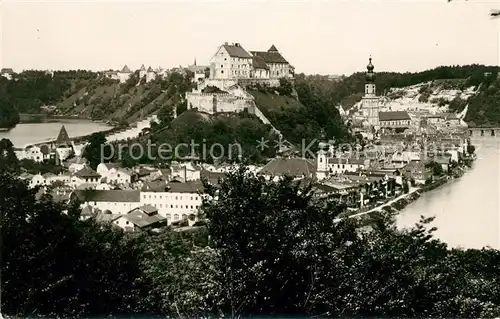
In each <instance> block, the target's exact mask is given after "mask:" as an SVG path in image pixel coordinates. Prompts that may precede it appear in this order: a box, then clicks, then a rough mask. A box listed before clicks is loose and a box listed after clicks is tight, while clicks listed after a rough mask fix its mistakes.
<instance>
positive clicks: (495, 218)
mask: <svg viewBox="0 0 500 319" xmlns="http://www.w3.org/2000/svg"><path fill="white" fill-rule="evenodd" d="M471 142H472V144H473V145H475V146H476V154H477V161H475V163H474V164H473V167H472V168H471V169H470V170H469V171H468V172H467V173H466V174H465V175H464V176H462V177H461V178H460V179H457V180H454V181H452V182H450V183H448V184H446V185H443V186H441V187H439V188H437V189H435V190H433V191H430V192H427V193H424V194H423V195H422V196H421V197H420V198H419V199H418V200H416V201H415V202H413V203H412V204H410V205H408V206H407V207H406V208H405V209H403V210H402V212H401V213H400V214H399V215H398V218H397V222H398V226H399V227H406V226H411V225H413V224H414V223H416V222H417V221H418V219H419V217H420V215H424V216H426V217H430V216H435V217H436V219H435V220H434V221H433V223H432V225H433V226H435V227H437V228H438V229H437V231H436V232H435V236H436V237H437V238H439V239H440V240H442V241H443V242H446V243H447V244H448V245H449V246H450V247H463V248H482V247H485V246H490V247H492V248H496V249H500V216H499V212H500V202H499V197H500V174H499V172H500V170H499V166H500V156H499V154H500V138H494V137H484V138H481V139H473V140H472V141H471Z"/></svg>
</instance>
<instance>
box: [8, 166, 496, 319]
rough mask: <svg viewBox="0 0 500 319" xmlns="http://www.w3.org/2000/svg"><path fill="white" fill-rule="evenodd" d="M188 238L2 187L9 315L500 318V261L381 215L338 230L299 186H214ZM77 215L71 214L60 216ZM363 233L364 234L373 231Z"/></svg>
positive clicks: (331, 209) (236, 178)
mask: <svg viewBox="0 0 500 319" xmlns="http://www.w3.org/2000/svg"><path fill="white" fill-rule="evenodd" d="M205 187H206V189H205V191H206V193H207V194H210V195H212V196H215V195H216V191H217V199H218V200H217V201H214V200H206V201H205V202H204V203H203V205H202V210H201V216H202V217H203V216H204V217H207V218H208V220H209V223H208V224H207V226H202V227H199V228H196V229H194V230H193V229H192V230H190V231H184V232H182V231H181V232H177V231H171V230H168V229H166V230H164V231H162V232H160V233H154V232H151V233H148V232H145V233H141V234H124V233H122V232H121V231H120V230H118V229H115V228H113V227H112V226H109V225H108V226H105V225H104V226H103V225H102V224H99V223H97V222H96V221H95V219H94V218H91V219H89V220H86V221H81V220H80V219H79V209H78V207H77V206H76V205H70V206H64V205H58V204H53V203H52V202H51V201H50V197H42V198H39V199H38V200H37V199H36V198H35V193H36V190H28V189H27V188H26V185H24V184H23V183H22V182H20V181H18V180H16V179H15V178H14V177H13V176H10V175H7V174H5V173H3V174H2V175H1V177H0V192H1V193H2V198H1V199H0V210H1V211H2V213H3V215H2V217H3V218H2V220H1V226H2V243H3V245H2V296H1V297H2V298H1V302H2V312H3V313H4V314H9V315H20V316H28V315H33V314H36V315H45V316H49V317H82V316H105V315H111V314H113V315H127V316H134V315H139V314H148V315H155V314H159V315H162V316H170V317H172V316H173V317H185V318H186V317H188V318H201V317H209V316H213V317H221V316H222V314H225V315H226V316H227V317H231V318H235V317H238V316H239V315H266V314H269V315H283V316H287V317H290V316H292V315H307V316H320V315H324V316H325V315H327V316H329V317H439V318H448V317H456V318H484V317H487V318H493V317H497V316H498V315H500V302H499V300H500V299H499V292H498V287H500V266H499V265H500V264H499V262H498V261H499V260H500V252H499V251H497V250H493V249H483V250H474V249H469V250H458V249H451V250H450V249H448V248H447V247H446V245H445V244H444V243H442V242H440V241H439V240H437V239H435V238H433V236H432V232H433V230H434V229H433V228H429V226H428V223H429V222H430V221H431V220H422V222H421V223H419V224H417V225H416V226H415V227H413V228H412V229H407V230H398V229H397V228H396V227H395V225H394V222H393V220H392V219H391V218H389V217H387V216H383V215H375V216H373V217H371V218H369V219H368V220H366V221H364V222H363V224H361V223H359V222H358V221H357V220H356V219H348V220H344V221H341V222H339V223H335V219H336V218H337V216H338V214H339V211H340V209H339V208H338V207H336V206H335V205H334V204H332V203H328V204H327V205H325V203H324V202H323V203H320V202H318V201H317V200H315V198H314V197H313V193H312V189H311V188H310V187H307V186H306V187H305V188H304V187H301V186H299V185H297V184H296V182H293V181H291V180H290V179H285V180H283V181H281V182H278V183H272V182H269V181H265V180H264V179H263V178H259V177H255V176H253V175H251V174H249V173H248V172H245V171H244V170H240V171H237V172H233V173H230V174H228V175H226V177H225V178H224V179H223V180H222V184H221V185H220V187H218V189H217V190H216V189H214V188H213V187H211V186H210V185H205ZM65 210H67V213H62V212H63V211H65ZM361 226H364V227H363V228H361Z"/></svg>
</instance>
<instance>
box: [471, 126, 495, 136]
mask: <svg viewBox="0 0 500 319" xmlns="http://www.w3.org/2000/svg"><path fill="white" fill-rule="evenodd" d="M469 136H470V137H471V138H474V137H481V136H485V137H486V136H492V137H497V136H500V127H469Z"/></svg>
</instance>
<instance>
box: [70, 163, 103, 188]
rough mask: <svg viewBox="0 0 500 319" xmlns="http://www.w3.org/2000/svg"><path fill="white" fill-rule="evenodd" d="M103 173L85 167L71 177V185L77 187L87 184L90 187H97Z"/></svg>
mask: <svg viewBox="0 0 500 319" xmlns="http://www.w3.org/2000/svg"><path fill="white" fill-rule="evenodd" d="M100 180H101V175H99V174H98V173H97V172H96V171H94V170H93V169H91V168H90V167H84V168H82V169H81V170H79V171H78V172H76V173H74V174H73V176H72V177H71V185H72V186H73V187H75V188H77V187H79V186H81V185H83V184H86V185H89V186H90V187H92V186H93V187H95V186H97V184H99V183H100Z"/></svg>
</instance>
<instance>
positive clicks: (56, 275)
mask: <svg viewBox="0 0 500 319" xmlns="http://www.w3.org/2000/svg"><path fill="white" fill-rule="evenodd" d="M0 192H1V194H2V196H1V197H0V212H1V213H2V214H1V215H0V216H1V220H0V225H1V232H2V234H1V235H2V236H1V238H2V246H1V249H2V263H1V267H2V269H1V273H2V299H1V302H2V305H1V306H2V312H3V313H4V314H9V315H16V316H17V315H22V316H29V315H33V314H35V313H36V314H37V315H46V316H50V317H56V316H62V317H71V316H82V315H86V314H87V315H88V314H102V315H108V314H112V313H119V312H125V311H126V312H133V311H135V304H136V302H135V297H136V294H135V291H136V286H135V280H136V278H137V274H138V273H137V269H138V268H137V266H136V263H135V259H134V258H133V257H132V256H133V255H134V250H133V246H131V244H132V242H131V241H126V240H125V239H124V235H123V233H122V232H121V231H117V230H115V229H112V228H111V227H110V226H106V225H101V224H98V223H96V222H95V220H93V219H90V220H88V221H85V222H83V221H80V220H79V218H78V217H79V208H78V207H76V206H72V207H65V206H62V205H59V204H55V203H53V202H52V200H51V198H50V196H43V197H42V198H40V199H39V200H37V199H36V198H35V194H36V193H37V189H28V188H27V185H26V184H25V183H24V182H22V181H20V180H18V179H17V178H16V177H15V176H13V175H10V174H7V173H1V175H0ZM65 209H68V210H69V211H68V214H67V215H66V214H64V213H63V210H65ZM96 296H98V297H97V298H96Z"/></svg>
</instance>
